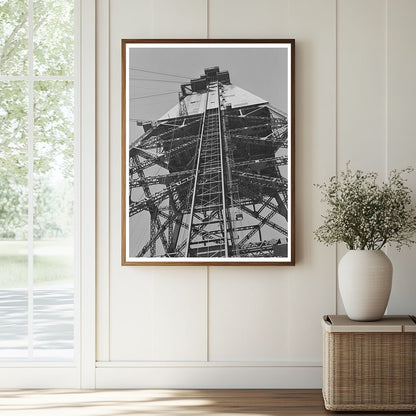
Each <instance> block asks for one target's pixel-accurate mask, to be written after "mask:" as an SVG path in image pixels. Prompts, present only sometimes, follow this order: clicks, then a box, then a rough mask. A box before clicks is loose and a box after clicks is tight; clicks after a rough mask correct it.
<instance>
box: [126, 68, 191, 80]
mask: <svg viewBox="0 0 416 416" xmlns="http://www.w3.org/2000/svg"><path fill="white" fill-rule="evenodd" d="M129 69H130V70H131V71H139V72H147V73H149V74H158V75H167V76H169V77H175V78H184V79H191V78H192V77H185V76H182V75H175V74H168V73H166V72H156V71H148V70H145V69H141V68H129Z"/></svg>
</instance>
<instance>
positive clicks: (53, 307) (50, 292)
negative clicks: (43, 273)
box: [0, 288, 74, 360]
mask: <svg viewBox="0 0 416 416" xmlns="http://www.w3.org/2000/svg"><path fill="white" fill-rule="evenodd" d="M27 334H28V295H27V291H26V290H23V289H7V290H6V289H5V290H0V359H5V358H26V357H27V339H28V336H27ZM73 348H74V290H73V289H72V288H47V289H35V290H34V295H33V357H34V358H38V359H46V358H60V359H64V360H68V359H69V360H70V359H71V358H72V354H73Z"/></svg>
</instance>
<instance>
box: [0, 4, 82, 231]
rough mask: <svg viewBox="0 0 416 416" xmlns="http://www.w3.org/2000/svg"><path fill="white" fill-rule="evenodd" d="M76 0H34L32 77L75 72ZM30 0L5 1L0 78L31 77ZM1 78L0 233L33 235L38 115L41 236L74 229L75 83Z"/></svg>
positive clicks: (0, 8)
mask: <svg viewBox="0 0 416 416" xmlns="http://www.w3.org/2000/svg"><path fill="white" fill-rule="evenodd" d="M73 13H74V10H73V1H71V0H34V2H33V41H34V44H33V69H34V75H35V76H37V75H54V76H56V75H57V76H66V77H68V76H69V77H70V76H72V75H73V73H74V34H73V32H74V31H73ZM27 39H28V2H27V1H26V0H13V1H10V0H0V77H1V76H2V75H5V76H9V77H10V76H20V77H22V76H26V75H28V43H27ZM29 88H30V84H29V81H26V80H25V81H22V80H21V79H20V80H10V78H8V79H7V81H6V80H3V81H2V80H1V78H0V238H19V239H25V238H27V224H28V218H27V215H28V173H29V164H28V150H29V141H28V126H29V114H33V119H32V122H33V137H32V142H33V148H32V151H33V174H34V176H33V195H34V200H33V207H34V236H35V238H45V237H57V236H65V235H67V234H69V233H71V231H72V212H73V178H74V172H73V169H74V166H73V160H74V107H73V106H74V85H73V82H72V81H66V80H65V81H61V80H53V81H43V80H39V81H37V80H35V82H34V84H33V108H32V111H29V99H28V91H29Z"/></svg>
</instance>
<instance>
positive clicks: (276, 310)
mask: <svg viewBox="0 0 416 416" xmlns="http://www.w3.org/2000/svg"><path fill="white" fill-rule="evenodd" d="M279 271H280V270H279V269H278V268H277V270H276V268H275V267H264V268H259V267H253V266H251V267H239V268H236V267H233V268H231V269H229V268H224V267H210V284H209V299H210V303H209V312H210V313H209V323H210V325H209V359H210V361H283V360H287V359H288V355H289V354H288V353H289V352H288V329H289V327H288V325H289V322H288V317H287V312H288V279H287V277H285V276H282V275H280V273H279Z"/></svg>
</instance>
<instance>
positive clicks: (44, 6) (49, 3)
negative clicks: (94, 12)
mask: <svg viewBox="0 0 416 416" xmlns="http://www.w3.org/2000/svg"><path fill="white" fill-rule="evenodd" d="M33 13H34V35H33V36H34V37H33V40H34V70H35V74H36V75H73V73H74V1H73V0H34V3H33Z"/></svg>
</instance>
